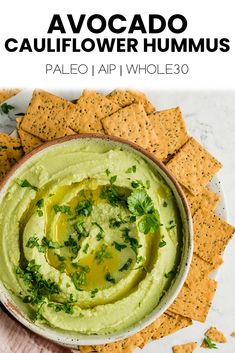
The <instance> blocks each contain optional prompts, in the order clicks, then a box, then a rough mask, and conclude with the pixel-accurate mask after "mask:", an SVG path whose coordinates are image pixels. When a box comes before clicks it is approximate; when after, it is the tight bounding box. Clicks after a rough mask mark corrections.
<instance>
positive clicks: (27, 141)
mask: <svg viewBox="0 0 235 353" xmlns="http://www.w3.org/2000/svg"><path fill="white" fill-rule="evenodd" d="M22 120H23V118H16V122H17V131H18V134H19V136H20V140H21V144H22V147H23V150H24V152H25V153H29V152H31V151H33V150H34V149H35V148H36V147H38V146H40V145H42V144H43V143H44V142H43V141H42V140H41V139H40V138H38V137H36V136H34V135H32V134H30V133H29V132H26V131H24V130H23V129H22V128H21V122H22Z"/></svg>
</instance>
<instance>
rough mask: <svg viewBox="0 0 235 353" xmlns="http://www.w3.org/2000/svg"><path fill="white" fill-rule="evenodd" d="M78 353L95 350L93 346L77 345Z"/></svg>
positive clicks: (89, 352) (87, 352) (88, 352)
mask: <svg viewBox="0 0 235 353" xmlns="http://www.w3.org/2000/svg"><path fill="white" fill-rule="evenodd" d="M79 352H80V353H91V352H95V348H94V347H93V346H79Z"/></svg>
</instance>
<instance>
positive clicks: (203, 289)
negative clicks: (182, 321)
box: [170, 277, 217, 322]
mask: <svg viewBox="0 0 235 353" xmlns="http://www.w3.org/2000/svg"><path fill="white" fill-rule="evenodd" d="M216 287H217V282H215V281H214V280H212V279H210V278H207V277H205V278H204V279H203V280H201V282H200V286H198V285H197V284H195V286H194V287H193V288H189V287H188V285H187V284H184V285H183V287H182V289H181V291H180V293H179V295H178V297H177V298H176V299H175V301H174V302H173V304H172V305H171V306H170V310H171V311H173V312H174V313H176V314H180V315H182V316H186V317H188V318H190V319H192V320H196V321H200V322H205V320H206V317H207V314H208V311H209V309H210V306H211V303H212V300H213V297H214V294H215V291H216Z"/></svg>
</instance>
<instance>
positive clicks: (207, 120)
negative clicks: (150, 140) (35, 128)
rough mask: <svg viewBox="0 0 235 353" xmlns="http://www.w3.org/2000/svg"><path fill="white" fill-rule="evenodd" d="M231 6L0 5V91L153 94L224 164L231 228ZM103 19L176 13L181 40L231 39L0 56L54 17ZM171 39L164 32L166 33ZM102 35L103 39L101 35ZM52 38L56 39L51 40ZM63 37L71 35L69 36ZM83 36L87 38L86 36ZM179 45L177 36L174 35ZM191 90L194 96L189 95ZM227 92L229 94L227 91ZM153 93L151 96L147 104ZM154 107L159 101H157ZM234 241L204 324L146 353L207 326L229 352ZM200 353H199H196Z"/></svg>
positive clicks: (234, 137) (234, 123) (234, 128)
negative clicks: (195, 49)
mask: <svg viewBox="0 0 235 353" xmlns="http://www.w3.org/2000/svg"><path fill="white" fill-rule="evenodd" d="M232 4H233V1H207V2H206V1H201V0H200V1H197V2H190V1H179V0H178V1H162V2H161V3H160V2H157V1H129V2H128V1H126V0H125V1H123V0H119V1H117V2H110V1H99V2H98V1H90V0H89V1H88V0H86V1H85V2H83V3H80V2H79V1H78V0H77V1H74V0H70V1H61V0H57V1H42V0H41V4H40V3H39V2H34V1H8V2H4V4H2V6H1V9H2V10H1V13H2V15H1V20H0V87H40V88H50V89H52V90H55V88H56V89H63V90H66V89H69V90H70V93H67V96H68V98H70V97H71V96H72V95H73V96H76V93H73V94H72V93H71V91H72V90H74V91H78V90H80V89H82V88H85V87H96V88H99V89H105V90H108V89H112V88H115V87H118V86H122V87H130V86H131V87H134V88H139V89H142V90H145V91H146V90H148V91H150V92H153V91H155V94H154V102H156V105H157V108H158V109H164V108H168V107H171V106H176V105H180V107H181V108H182V110H183V112H184V115H185V117H186V121H187V125H188V128H189V130H190V132H191V133H192V134H193V135H194V136H195V137H196V138H198V139H199V140H201V142H202V143H204V144H205V146H206V147H208V148H209V150H210V151H211V152H212V153H213V154H214V155H215V156H216V157H217V158H218V159H219V160H221V161H222V162H223V165H224V168H223V170H222V172H221V173H220V177H221V179H222V181H223V187H224V191H225V196H226V200H227V206H228V209H229V216H230V222H231V223H232V224H234V223H235V222H234V219H233V218H232V216H233V215H234V212H235V207H234V205H235V191H234V190H235V181H234V180H235V162H234V150H235V107H234V102H235V93H234V92H231V89H234V88H235V74H234V62H235V60H234V59H235V55H234V44H235V43H234V42H235V31H234V11H233V7H232ZM95 12H96V13H101V14H103V15H105V16H109V15H112V14H114V13H122V14H124V15H125V16H126V17H128V18H131V17H132V15H133V14H134V13H141V14H143V17H144V15H147V14H148V13H159V14H162V15H164V16H166V18H168V17H169V16H170V15H172V14H174V13H182V14H183V15H185V16H186V17H187V19H188V29H187V30H186V32H185V33H184V36H185V37H194V38H200V37H212V38H214V37H229V38H230V41H231V50H230V52H229V53H220V52H218V53H212V54H210V53H208V54H205V53H202V54H197V53H194V54H185V53H181V54H176V53H173V54H170V53H165V54H150V53H148V54H141V53H133V54H124V53H121V54H116V53H110V54H107V53H105V54H97V53H88V54H79V53H78V54H53V53H50V54H46V53H43V54H40V53H32V54H30V53H29V54H23V53H19V54H14V53H13V54H12V53H7V52H5V51H3V50H2V47H3V43H4V40H5V39H7V38H9V37H18V38H20V37H44V36H47V35H46V32H47V29H48V26H49V23H50V20H51V18H52V15H53V13H60V14H66V13H72V14H73V15H74V18H76V16H79V14H80V13H86V14H94V13H95ZM164 34H165V35H166V36H170V33H169V32H167V31H166V32H164ZM105 35H106V36H108V35H109V34H108V32H107V33H106V34H105ZM57 36H58V35H57ZM67 36H68V37H69V36H72V33H71V32H70V31H69V30H68V33H67ZM82 36H83V37H86V36H88V33H86V31H83V32H82ZM179 38H180V36H179ZM48 62H49V63H59V64H63V63H64V64H70V63H87V64H102V63H119V64H120V63H123V64H125V63H141V64H145V63H155V64H157V63H163V64H165V63H187V64H188V65H189V66H190V74H189V75H188V76H178V77H177V76H168V77H166V76H146V77H145V76H141V77H134V76H131V77H127V76H126V77H122V78H119V77H118V76H114V77H110V76H108V75H107V76H102V77H95V78H87V77H84V76H69V75H66V76H50V77H49V76H46V75H45V73H44V66H45V64H46V63H48ZM195 90H196V91H195ZM221 90H223V91H221ZM229 90H230V91H229ZM151 94H152V95H153V93H150V97H151ZM156 100H157V101H156ZM234 249H235V242H234V240H233V241H232V242H231V243H230V245H229V247H228V248H227V250H226V253H225V256H224V260H225V263H224V265H223V266H222V268H221V269H220V270H219V273H218V277H217V279H218V281H219V287H218V291H217V293H216V297H215V300H214V302H213V306H212V309H211V311H210V314H209V317H208V319H207V322H206V323H205V324H199V323H198V324H196V325H194V326H192V327H189V328H187V329H186V330H183V331H181V332H178V333H176V334H174V335H172V336H170V337H167V338H164V339H163V340H160V341H158V342H153V343H151V344H149V345H148V346H147V347H146V348H145V349H144V352H145V353H154V352H159V353H170V352H171V346H172V345H174V344H180V343H185V342H189V341H192V340H193V341H194V340H196V341H198V342H200V340H201V339H202V337H203V333H204V332H205V330H206V329H207V328H208V327H210V325H215V326H217V327H218V328H221V329H222V330H223V331H224V332H225V333H226V335H227V337H228V339H229V343H228V344H226V345H219V349H218V350H217V351H216V352H218V353H219V352H221V353H232V352H235V339H233V338H231V337H229V334H230V333H231V332H232V331H234V330H235V300H234V293H235V276H234V268H235V256H234ZM200 351H201V352H203V351H205V350H204V349H201V350H200V349H198V350H197V352H200Z"/></svg>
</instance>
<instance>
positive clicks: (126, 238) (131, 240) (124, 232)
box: [122, 228, 142, 255]
mask: <svg viewBox="0 0 235 353" xmlns="http://www.w3.org/2000/svg"><path fill="white" fill-rule="evenodd" d="M129 232H130V230H129V229H128V228H123V229H122V237H123V239H124V242H125V243H129V244H130V247H131V249H132V250H133V251H134V253H135V254H136V255H137V254H138V249H139V248H141V247H142V245H140V244H139V242H138V240H137V239H136V238H133V237H131V236H130V235H129Z"/></svg>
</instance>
